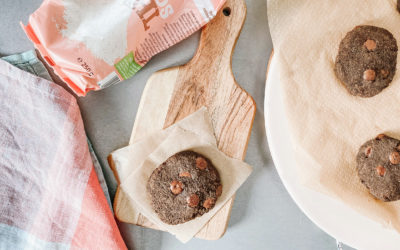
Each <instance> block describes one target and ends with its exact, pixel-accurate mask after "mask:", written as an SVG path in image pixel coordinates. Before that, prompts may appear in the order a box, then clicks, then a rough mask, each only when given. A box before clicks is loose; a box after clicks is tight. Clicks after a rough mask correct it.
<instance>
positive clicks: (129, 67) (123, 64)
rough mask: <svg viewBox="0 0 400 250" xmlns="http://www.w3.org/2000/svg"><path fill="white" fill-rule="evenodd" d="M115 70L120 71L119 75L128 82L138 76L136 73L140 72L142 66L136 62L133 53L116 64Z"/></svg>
mask: <svg viewBox="0 0 400 250" xmlns="http://www.w3.org/2000/svg"><path fill="white" fill-rule="evenodd" d="M115 68H116V69H117V70H118V73H119V74H120V75H121V76H122V78H124V80H126V79H128V78H131V77H132V76H133V75H134V74H136V72H138V71H139V70H140V69H141V68H142V66H140V65H139V64H138V63H137V62H136V61H135V57H134V56H133V52H131V53H129V54H128V55H126V56H125V57H124V58H122V59H121V60H120V61H119V62H118V63H117V64H115Z"/></svg>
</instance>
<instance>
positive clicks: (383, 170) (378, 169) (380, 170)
mask: <svg viewBox="0 0 400 250" xmlns="http://www.w3.org/2000/svg"><path fill="white" fill-rule="evenodd" d="M376 173H378V175H379V176H382V177H383V176H385V173H386V168H385V167H384V166H382V165H379V166H377V167H376Z"/></svg>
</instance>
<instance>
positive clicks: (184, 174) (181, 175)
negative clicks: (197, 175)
mask: <svg viewBox="0 0 400 250" xmlns="http://www.w3.org/2000/svg"><path fill="white" fill-rule="evenodd" d="M179 177H189V178H190V177H192V175H191V174H190V173H189V172H182V173H180V174H179Z"/></svg>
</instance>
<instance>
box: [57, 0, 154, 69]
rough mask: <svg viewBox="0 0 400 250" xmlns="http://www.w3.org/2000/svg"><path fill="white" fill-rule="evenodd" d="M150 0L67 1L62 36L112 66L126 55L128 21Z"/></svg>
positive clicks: (65, 1) (65, 2)
mask: <svg viewBox="0 0 400 250" xmlns="http://www.w3.org/2000/svg"><path fill="white" fill-rule="evenodd" d="M148 2H149V0H64V1H63V3H64V7H65V11H64V20H65V21H66V23H67V24H66V28H65V29H63V30H62V31H61V32H62V35H63V36H65V37H67V38H69V39H71V40H76V41H79V42H82V43H83V44H85V45H86V47H87V48H88V49H89V50H90V51H91V52H92V53H93V55H94V56H95V57H97V58H99V59H103V60H104V61H105V62H107V63H108V64H110V65H113V64H114V63H115V62H116V59H118V58H122V57H124V56H125V55H126V54H127V46H128V44H127V40H128V39H127V35H128V34H127V33H128V20H129V17H130V16H131V14H132V11H133V10H132V9H133V8H141V7H143V6H144V5H145V4H146V3H148Z"/></svg>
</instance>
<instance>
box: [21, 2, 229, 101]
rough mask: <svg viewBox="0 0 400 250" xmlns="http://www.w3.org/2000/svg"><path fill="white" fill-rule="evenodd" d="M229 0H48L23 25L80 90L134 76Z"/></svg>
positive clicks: (55, 66) (47, 57)
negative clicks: (153, 58)
mask: <svg viewBox="0 0 400 250" xmlns="http://www.w3.org/2000/svg"><path fill="white" fill-rule="evenodd" d="M224 2H225V0H44V2H43V3H42V5H41V6H40V7H39V9H37V10H36V11H35V12H34V13H33V14H32V15H31V16H30V17H29V22H28V24H27V25H26V26H24V30H25V32H26V34H27V35H28V37H29V38H30V40H31V41H32V42H33V43H34V44H35V47H36V48H37V49H38V50H39V52H40V53H41V54H42V56H43V57H44V58H45V60H46V61H47V62H48V63H49V64H50V65H51V66H52V67H53V69H54V71H55V72H56V73H57V75H59V76H60V78H61V79H63V80H64V81H65V82H66V83H67V84H68V85H69V87H70V88H71V89H72V90H73V91H74V92H75V93H77V94H78V95H81V96H84V95H85V94H86V93H87V92H89V91H90V90H99V89H103V88H106V87H109V86H111V85H114V84H116V83H118V82H120V81H122V80H125V79H128V78H130V77H132V76H133V75H134V74H135V73H136V72H137V71H139V70H140V69H141V68H142V67H143V66H144V65H145V64H146V63H147V62H148V61H149V60H150V59H151V58H152V57H153V56H154V55H156V54H157V53H159V52H161V51H163V50H165V49H167V48H169V47H171V46H172V45H174V44H176V43H178V42H180V41H181V40H183V39H185V38H187V37H188V36H190V35H191V34H193V33H194V32H195V31H197V30H198V29H200V28H201V27H202V26H203V25H205V24H206V23H207V22H208V21H210V20H211V19H212V18H213V17H214V16H215V15H216V12H217V11H218V10H219V9H220V7H221V6H222V5H223V4H224Z"/></svg>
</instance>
